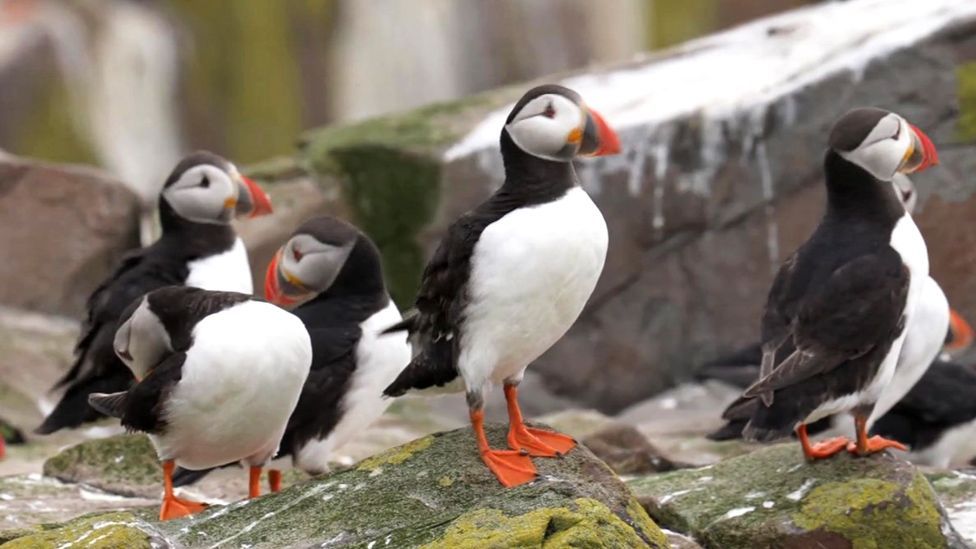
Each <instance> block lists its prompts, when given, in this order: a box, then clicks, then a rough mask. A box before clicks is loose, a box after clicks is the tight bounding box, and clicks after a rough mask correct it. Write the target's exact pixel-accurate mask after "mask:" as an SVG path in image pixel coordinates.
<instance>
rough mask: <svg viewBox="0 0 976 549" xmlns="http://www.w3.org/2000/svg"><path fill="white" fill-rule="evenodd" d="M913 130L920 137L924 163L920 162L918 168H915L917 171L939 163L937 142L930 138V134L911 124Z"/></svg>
mask: <svg viewBox="0 0 976 549" xmlns="http://www.w3.org/2000/svg"><path fill="white" fill-rule="evenodd" d="M909 126H911V128H912V131H913V132H915V136H916V137H918V141H919V143H921V145H922V163H921V164H919V166H918V168H916V169H915V171H916V172H920V171H922V170H924V169H927V168H930V167H932V166H935V165H936V164H938V163H939V153H938V151H936V150H935V144H933V143H932V140H931V139H929V136H927V135H925V132H923V131H922V130H920V129H918V127H917V126H914V125H912V124H909Z"/></svg>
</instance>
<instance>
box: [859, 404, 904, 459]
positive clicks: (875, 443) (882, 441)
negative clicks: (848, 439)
mask: <svg viewBox="0 0 976 549" xmlns="http://www.w3.org/2000/svg"><path fill="white" fill-rule="evenodd" d="M854 428H855V429H856V430H857V442H852V443H850V444H848V445H847V451H848V452H850V453H852V454H855V455H858V456H866V455H869V454H875V453H877V452H880V451H882V450H886V449H888V448H895V449H897V450H904V451H907V450H908V447H907V446H905V445H904V444H902V443H900V442H898V441H897V440H890V439H887V438H884V437H880V436H877V435H876V436H873V437H871V438H868V418H867V416H864V415H860V414H857V415H855V416H854Z"/></svg>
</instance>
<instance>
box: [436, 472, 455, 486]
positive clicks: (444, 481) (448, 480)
mask: <svg viewBox="0 0 976 549" xmlns="http://www.w3.org/2000/svg"><path fill="white" fill-rule="evenodd" d="M437 484H440V485H441V486H442V487H443V488H450V486H451V485H452V484H454V479H453V478H451V477H449V476H447V475H444V476H442V477H441V478H439V479H437Z"/></svg>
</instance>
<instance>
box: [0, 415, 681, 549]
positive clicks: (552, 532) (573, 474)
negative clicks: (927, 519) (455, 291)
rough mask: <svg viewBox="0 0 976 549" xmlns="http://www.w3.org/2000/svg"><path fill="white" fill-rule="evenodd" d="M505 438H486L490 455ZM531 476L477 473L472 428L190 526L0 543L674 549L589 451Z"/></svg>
mask: <svg viewBox="0 0 976 549" xmlns="http://www.w3.org/2000/svg"><path fill="white" fill-rule="evenodd" d="M505 433H506V427H505V426H501V425H498V426H492V427H490V428H489V438H490V439H491V440H492V442H493V443H494V444H495V445H501V444H504V439H505ZM536 465H537V466H538V468H539V472H540V475H541V476H540V479H539V480H537V481H535V482H533V483H531V484H528V485H523V486H521V487H518V488H514V489H505V488H503V487H502V486H501V485H500V484H498V482H497V481H496V480H495V478H494V477H493V476H492V475H491V473H489V472H488V470H487V469H486V468H485V467H484V465H483V464H482V463H481V460H480V459H479V457H478V454H477V451H476V449H475V445H474V440H473V438H472V436H471V431H470V429H459V430H456V431H451V432H447V433H440V434H436V435H430V436H428V437H425V438H421V439H418V440H415V441H413V442H411V443H409V444H406V445H404V446H401V447H398V448H394V449H392V450H390V451H389V452H386V453H384V454H380V455H378V456H375V457H372V458H369V459H367V460H365V461H363V462H361V463H360V464H359V465H358V466H356V467H355V468H353V469H349V470H346V471H342V472H339V473H335V474H333V475H330V476H327V477H322V478H319V479H313V480H310V481H307V482H303V483H299V484H296V485H294V486H291V487H289V488H287V489H285V490H283V491H282V492H280V493H278V494H271V495H268V496H265V497H262V498H260V499H257V500H251V501H244V502H239V503H234V504H231V505H228V506H225V507H214V508H211V509H209V510H207V511H205V512H203V513H201V514H199V515H196V516H193V517H189V518H187V519H181V520H175V521H168V522H164V523H159V522H156V521H155V520H153V518H152V516H151V514H150V513H149V512H144V511H136V512H125V511H120V512H116V513H111V514H106V515H94V516H92V515H88V516H84V517H81V518H78V519H75V520H74V521H70V522H68V523H65V524H61V525H49V526H47V527H46V529H44V530H42V531H38V530H32V531H23V530H21V531H18V532H15V533H13V534H12V535H6V534H3V533H0V538H2V537H4V536H7V537H8V538H13V541H11V542H10V543H11V545H10V547H35V546H39V545H40V546H48V545H53V546H57V545H59V544H63V543H67V542H76V541H77V540H79V539H82V538H83V539H87V540H90V539H94V538H96V537H98V536H102V535H104V536H105V538H104V539H106V540H109V541H116V544H115V545H111V544H108V543H107V542H106V546H124V547H140V546H149V545H151V544H155V545H156V546H168V545H172V546H180V547H208V546H213V545H214V544H220V543H228V542H233V544H234V545H235V546H238V545H239V546H244V545H246V546H249V547H283V546H302V547H307V546H311V545H313V544H314V545H316V546H318V545H324V546H330V545H335V546H367V545H369V546H375V547H384V546H389V547H421V546H423V547H428V548H454V547H499V548H501V547H521V546H526V547H527V546H533V547H538V546H541V545H543V544H546V545H549V544H551V545H552V546H554V547H656V548H659V549H663V548H665V547H669V545H668V542H667V539H666V538H665V535H664V533H663V532H661V530H660V529H659V528H658V527H657V526H656V525H655V524H654V523H653V522H652V521H651V520H650V519H649V518H648V516H647V514H646V513H645V511H644V510H643V508H642V507H641V506H640V505H639V504H638V503H637V500H636V499H635V498H634V496H633V494H632V493H631V492H630V490H629V489H628V488H627V486H626V485H625V484H624V483H623V482H621V481H620V480H619V479H618V478H617V477H616V476H615V475H614V474H613V473H612V472H611V471H610V470H609V469H608V468H607V466H606V465H605V464H603V463H602V462H600V461H599V460H598V459H596V458H595V457H594V456H593V454H591V453H590V452H589V451H588V450H586V449H585V448H583V447H580V448H578V449H575V450H573V451H572V452H570V453H569V454H568V455H567V456H566V457H565V458H563V459H538V460H536ZM373 542H375V543H373Z"/></svg>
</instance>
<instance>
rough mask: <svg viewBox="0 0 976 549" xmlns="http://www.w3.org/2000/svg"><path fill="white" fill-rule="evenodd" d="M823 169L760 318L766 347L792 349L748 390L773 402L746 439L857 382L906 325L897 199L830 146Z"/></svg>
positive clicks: (766, 434)
mask: <svg viewBox="0 0 976 549" xmlns="http://www.w3.org/2000/svg"><path fill="white" fill-rule="evenodd" d="M824 171H825V175H826V185H827V211H826V213H825V215H824V217H823V219H822V220H821V222H820V224H819V226H818V227H817V229H816V230H815V231H814V233H813V235H812V236H811V237H810V239H809V240H807V242H806V243H804V244H803V245H802V246H801V247H800V248H799V249H798V250H797V252H796V253H795V254H794V255H793V256H792V257H791V258H790V259H789V260H787V261H786V263H785V264H784V265H783V267H782V268H781V269H780V271H779V273H778V274H777V276H776V279H775V280H774V282H773V286H772V289H771V290H770V294H769V299H768V302H767V305H766V309H765V312H764V315H763V321H762V337H761V343H762V348H763V351H764V352H766V351H767V350H768V351H771V352H774V351H778V350H779V349H780V348H781V347H782V346H783V345H792V346H793V347H794V348H795V349H796V350H797V353H793V354H791V355H790V357H789V358H787V359H786V360H783V361H782V362H778V364H777V366H776V369H775V370H774V373H773V374H771V375H770V376H767V378H764V381H760V382H758V383H757V384H756V385H753V387H751V388H750V389H749V390H747V391H746V396H747V397H748V396H758V395H759V394H762V393H763V392H764V391H774V395H773V396H774V398H773V400H774V402H773V403H772V405H771V406H766V405H760V406H757V407H756V408H755V413H754V414H753V416H752V419H751V422H750V425H749V429H748V430H747V433H746V434H747V436H749V437H750V438H754V439H759V440H770V439H774V438H778V437H780V436H784V435H786V434H789V433H790V432H791V431H792V429H793V427H794V425H795V424H796V423H797V422H799V421H801V420H802V419H803V418H804V417H805V416H806V415H807V414H809V413H810V412H812V411H813V410H814V409H815V408H816V407H817V406H819V405H820V404H822V403H824V402H826V401H828V400H830V399H833V398H837V397H839V396H842V395H846V394H851V393H854V392H857V391H858V390H860V389H861V388H862V387H864V386H865V384H866V383H868V382H869V381H870V380H871V379H873V377H874V375H875V373H876V372H877V368H878V367H879V366H880V363H881V361H882V360H883V358H884V357H885V355H886V354H887V353H888V350H889V349H890V347H891V344H892V342H893V341H894V340H895V339H896V338H897V336H898V335H899V334H900V333H901V331H902V330H903V329H904V318H903V311H904V307H905V302H906V299H907V291H908V284H909V273H908V270H907V268H906V267H905V266H904V264H903V262H902V259H901V256H900V255H899V254H898V253H897V252H896V251H895V250H894V249H893V248H891V246H890V245H889V242H890V239H891V233H892V230H893V228H894V226H895V224H896V223H897V222H898V220H899V219H900V218H901V217H902V216H904V215H905V210H904V207H903V206H902V205H901V203H900V202H899V201H898V198H897V196H896V195H895V193H894V190H893V189H892V187H891V184H890V183H888V182H883V181H879V180H877V179H875V178H874V177H873V176H871V175H870V174H869V173H868V172H866V171H865V170H863V169H861V168H860V167H858V166H856V165H854V164H852V163H850V162H848V161H846V160H844V159H843V158H842V157H841V156H840V155H839V154H837V153H836V152H834V151H833V150H830V151H828V152H827V155H826V158H825V161H824ZM777 354H779V353H778V352H777Z"/></svg>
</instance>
